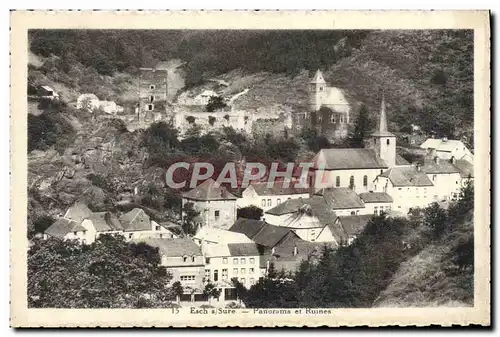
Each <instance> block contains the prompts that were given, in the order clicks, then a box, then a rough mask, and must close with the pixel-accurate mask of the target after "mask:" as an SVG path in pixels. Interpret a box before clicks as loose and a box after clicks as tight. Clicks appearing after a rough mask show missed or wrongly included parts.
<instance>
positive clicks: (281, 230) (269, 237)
mask: <svg viewBox="0 0 500 337" xmlns="http://www.w3.org/2000/svg"><path fill="white" fill-rule="evenodd" d="M229 230H230V231H232V232H237V233H242V234H245V235H246V236H247V237H248V238H249V239H251V240H252V241H253V242H255V243H256V244H258V245H261V246H265V247H274V246H276V244H278V243H279V242H280V241H281V240H282V239H283V238H284V237H285V236H286V235H287V234H289V233H290V232H292V233H293V231H292V230H291V229H290V228H286V227H280V226H273V225H270V224H268V223H266V222H264V221H258V220H252V219H243V218H240V219H238V220H236V222H235V223H234V225H233V226H231V228H229ZM293 235H295V236H297V235H296V234H295V233H293Z"/></svg>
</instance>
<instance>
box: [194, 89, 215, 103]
mask: <svg viewBox="0 0 500 337" xmlns="http://www.w3.org/2000/svg"><path fill="white" fill-rule="evenodd" d="M217 96H219V95H217V93H215V92H214V91H212V90H203V92H202V93H201V94H199V95H197V96H196V97H195V98H194V102H195V103H196V104H198V105H207V104H208V102H209V101H210V98H212V97H217Z"/></svg>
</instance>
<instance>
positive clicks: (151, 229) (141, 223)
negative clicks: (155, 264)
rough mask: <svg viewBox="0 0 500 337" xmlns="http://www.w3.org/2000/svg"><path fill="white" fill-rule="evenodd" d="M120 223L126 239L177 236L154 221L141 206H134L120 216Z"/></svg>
mask: <svg viewBox="0 0 500 337" xmlns="http://www.w3.org/2000/svg"><path fill="white" fill-rule="evenodd" d="M120 223H121V225H122V227H123V236H125V239H126V240H134V239H141V238H147V237H153V238H175V237H176V236H177V235H175V234H174V233H173V232H172V231H170V230H168V229H167V228H165V227H163V226H162V225H160V224H158V223H157V222H155V221H152V220H151V219H150V218H149V215H147V214H146V212H144V210H142V209H140V208H134V209H133V210H131V211H129V212H127V213H125V214H123V215H122V216H120Z"/></svg>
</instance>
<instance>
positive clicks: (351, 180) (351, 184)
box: [349, 176, 354, 187]
mask: <svg viewBox="0 0 500 337" xmlns="http://www.w3.org/2000/svg"><path fill="white" fill-rule="evenodd" d="M349 187H354V176H351V177H350V178H349Z"/></svg>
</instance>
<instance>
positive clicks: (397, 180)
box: [380, 167, 433, 187]
mask: <svg viewBox="0 0 500 337" xmlns="http://www.w3.org/2000/svg"><path fill="white" fill-rule="evenodd" d="M380 177H384V178H388V179H389V180H390V181H391V183H392V184H393V185H394V186H396V187H401V186H416V187H419V186H433V184H432V182H431V181H430V179H429V177H427V174H425V173H424V172H422V171H417V169H416V168H415V167H394V168H391V169H389V170H387V171H385V172H383V173H382V174H381V175H380Z"/></svg>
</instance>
